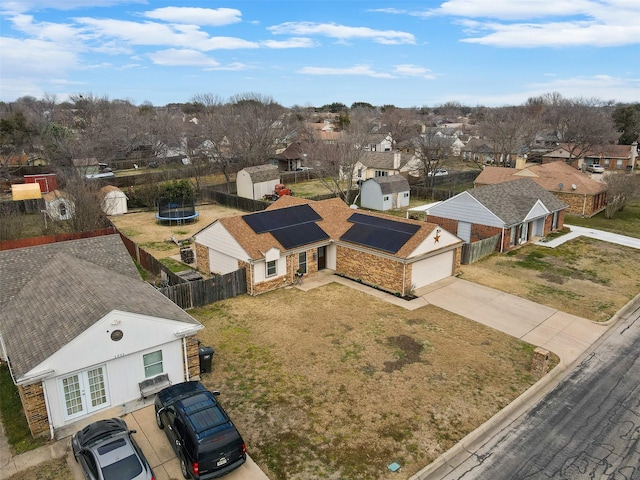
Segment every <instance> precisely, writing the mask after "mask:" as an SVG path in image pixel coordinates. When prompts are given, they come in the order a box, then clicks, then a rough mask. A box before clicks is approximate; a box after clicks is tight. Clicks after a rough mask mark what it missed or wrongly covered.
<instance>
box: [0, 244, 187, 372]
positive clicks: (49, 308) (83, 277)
mask: <svg viewBox="0 0 640 480" xmlns="http://www.w3.org/2000/svg"><path fill="white" fill-rule="evenodd" d="M52 245H56V244H51V245H47V246H52ZM34 248H37V247H34ZM27 250H29V249H27ZM3 253H4V252H3ZM87 253H89V252H87ZM129 262H130V263H133V262H131V260H129ZM134 270H135V269H134ZM136 277H137V278H136ZM5 278H7V277H5ZM113 310H121V311H125V312H130V313H136V314H140V315H149V316H155V317H160V318H165V319H169V320H175V321H178V322H184V323H188V324H195V325H197V324H198V322H197V321H196V320H195V319H194V318H193V317H191V316H190V315H189V314H187V313H186V312H184V311H183V310H182V309H181V308H179V307H178V306H177V305H175V304H174V303H173V302H171V301H170V300H169V299H168V298H166V297H165V296H164V295H162V294H161V293H160V292H158V291H157V290H156V289H155V288H154V287H153V286H151V285H149V284H148V283H146V282H144V281H142V280H141V279H140V277H139V276H138V275H137V272H136V276H131V275H126V274H121V273H117V272H115V271H112V270H108V269H106V268H103V267H101V266H98V265H96V264H95V263H92V262H91V261H88V260H81V259H79V258H75V257H73V256H71V255H69V254H67V253H62V252H60V253H56V254H55V255H53V257H52V258H50V259H49V260H48V261H47V262H46V263H44V264H42V265H40V268H38V270H37V272H34V275H33V276H32V277H31V278H30V279H29V281H28V282H26V283H23V285H22V288H21V290H20V291H19V292H18V293H17V294H15V295H14V296H13V298H12V299H11V300H10V301H9V302H7V303H5V304H4V305H3V308H2V312H1V313H0V329H1V330H2V338H3V341H4V344H5V346H6V350H7V355H8V357H9V359H10V361H11V368H12V372H13V374H14V376H15V378H19V377H20V376H22V375H24V374H25V373H27V372H28V371H29V370H31V369H32V368H34V367H35V366H37V365H38V364H40V363H41V362H43V361H44V360H46V359H47V358H48V357H49V356H51V355H53V354H54V353H55V352H57V351H58V350H60V349H61V348H62V347H64V346H65V345H66V344H68V343H69V342H71V341H72V340H73V339H75V338H76V337H77V336H78V335H80V334H81V333H82V332H84V331H85V330H87V329H88V328H89V327H91V326H92V325H93V324H94V323H96V322H97V321H98V320H100V319H101V318H103V317H104V316H105V315H106V314H108V313H109V312H111V311H113Z"/></svg>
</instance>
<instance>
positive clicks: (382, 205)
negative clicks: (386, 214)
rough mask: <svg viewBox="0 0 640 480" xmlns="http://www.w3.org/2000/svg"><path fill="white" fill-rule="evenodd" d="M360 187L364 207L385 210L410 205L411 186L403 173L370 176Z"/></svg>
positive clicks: (361, 203)
mask: <svg viewBox="0 0 640 480" xmlns="http://www.w3.org/2000/svg"><path fill="white" fill-rule="evenodd" d="M360 188H361V190H360V192H361V193H360V195H361V196H360V205H361V206H362V207H363V208H371V209H373V210H380V211H385V210H391V209H394V208H403V207H408V206H409V200H410V196H411V195H410V193H411V188H410V187H409V182H408V181H407V179H406V178H404V177H403V176H401V175H389V176H384V177H375V178H370V179H369V180H365V181H364V183H363V184H362V186H361V187H360Z"/></svg>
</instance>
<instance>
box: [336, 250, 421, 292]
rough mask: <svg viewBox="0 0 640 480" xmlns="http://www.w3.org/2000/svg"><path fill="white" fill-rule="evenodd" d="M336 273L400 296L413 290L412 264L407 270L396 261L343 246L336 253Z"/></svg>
mask: <svg viewBox="0 0 640 480" xmlns="http://www.w3.org/2000/svg"><path fill="white" fill-rule="evenodd" d="M363 265H366V268H363ZM336 273H337V274H340V275H344V276H346V277H349V278H352V279H354V280H359V281H362V282H363V283H366V284H367V285H371V286H374V287H380V288H382V289H383V290H387V291H390V292H394V293H396V292H397V293H400V295H407V294H408V293H409V289H410V288H411V265H410V264H409V265H407V266H406V269H405V268H404V264H403V263H401V262H398V261H396V260H392V259H390V258H385V257H380V256H378V255H373V254H371V253H366V252H362V251H359V250H355V249H351V248H345V247H343V246H338V249H337V252H336ZM403 280H404V282H403Z"/></svg>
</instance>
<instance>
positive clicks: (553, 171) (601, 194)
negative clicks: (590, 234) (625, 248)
mask: <svg viewBox="0 0 640 480" xmlns="http://www.w3.org/2000/svg"><path fill="white" fill-rule="evenodd" d="M519 178H530V179H531V180H533V181H534V182H536V183H537V184H538V185H540V186H541V187H542V188H544V189H545V190H547V191H548V192H551V193H553V194H554V195H555V196H556V197H558V198H559V199H560V200H562V201H563V202H564V203H566V204H567V205H569V207H568V208H567V212H568V213H573V214H574V215H581V216H583V217H591V216H593V215H595V214H596V213H598V212H600V211H602V210H603V209H604V207H605V205H606V204H607V186H606V184H604V183H602V182H598V181H597V180H593V179H592V178H591V177H590V176H589V175H587V174H585V173H582V172H580V171H578V170H576V169H575V168H573V167H571V166H569V165H567V164H566V163H564V162H552V163H546V164H542V165H537V164H536V165H529V166H527V167H526V168H523V169H513V168H502V167H489V166H487V167H485V168H484V170H482V172H481V173H480V175H478V176H477V177H476V179H475V180H474V186H476V187H479V186H482V185H495V184H497V183H502V182H507V181H509V180H517V179H519Z"/></svg>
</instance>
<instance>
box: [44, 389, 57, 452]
mask: <svg viewBox="0 0 640 480" xmlns="http://www.w3.org/2000/svg"><path fill="white" fill-rule="evenodd" d="M41 383H42V394H43V395H44V408H45V409H46V410H47V420H49V435H51V440H53V439H54V437H55V433H54V431H53V423H52V422H51V407H50V406H49V397H48V395H47V384H46V382H45V381H44V380H42V381H41Z"/></svg>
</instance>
